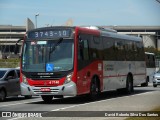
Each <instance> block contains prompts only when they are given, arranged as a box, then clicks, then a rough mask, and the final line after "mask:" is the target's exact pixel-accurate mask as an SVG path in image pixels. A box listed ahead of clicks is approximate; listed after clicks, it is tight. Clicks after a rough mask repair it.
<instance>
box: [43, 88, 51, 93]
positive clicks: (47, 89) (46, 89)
mask: <svg viewBox="0 0 160 120" xmlns="http://www.w3.org/2000/svg"><path fill="white" fill-rule="evenodd" d="M41 91H42V92H49V91H51V89H50V88H41Z"/></svg>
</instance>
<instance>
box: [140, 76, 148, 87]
mask: <svg viewBox="0 0 160 120" xmlns="http://www.w3.org/2000/svg"><path fill="white" fill-rule="evenodd" d="M148 82H149V77H147V78H146V82H145V83H142V84H141V86H142V87H147V86H148Z"/></svg>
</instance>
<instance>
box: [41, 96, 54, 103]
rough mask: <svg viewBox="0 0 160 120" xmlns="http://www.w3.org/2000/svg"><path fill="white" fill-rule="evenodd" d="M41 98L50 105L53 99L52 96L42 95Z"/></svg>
mask: <svg viewBox="0 0 160 120" xmlns="http://www.w3.org/2000/svg"><path fill="white" fill-rule="evenodd" d="M41 97H42V100H43V101H44V102H45V103H51V102H52V99H53V95H42V96H41Z"/></svg>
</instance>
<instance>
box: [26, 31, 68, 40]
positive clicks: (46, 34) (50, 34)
mask: <svg viewBox="0 0 160 120" xmlns="http://www.w3.org/2000/svg"><path fill="white" fill-rule="evenodd" d="M70 33H71V30H68V29H63V30H41V31H32V32H29V33H28V36H27V37H28V38H32V39H37V38H60V37H70Z"/></svg>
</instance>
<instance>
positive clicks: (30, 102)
mask: <svg viewBox="0 0 160 120" xmlns="http://www.w3.org/2000/svg"><path fill="white" fill-rule="evenodd" d="M40 101H42V100H35V101H28V102H21V103H15V104H8V105H0V107H9V106H13V105H19V104H26V103H31V102H40Z"/></svg>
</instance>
